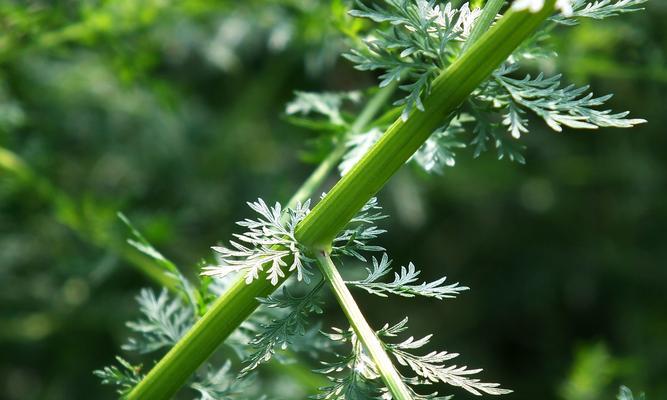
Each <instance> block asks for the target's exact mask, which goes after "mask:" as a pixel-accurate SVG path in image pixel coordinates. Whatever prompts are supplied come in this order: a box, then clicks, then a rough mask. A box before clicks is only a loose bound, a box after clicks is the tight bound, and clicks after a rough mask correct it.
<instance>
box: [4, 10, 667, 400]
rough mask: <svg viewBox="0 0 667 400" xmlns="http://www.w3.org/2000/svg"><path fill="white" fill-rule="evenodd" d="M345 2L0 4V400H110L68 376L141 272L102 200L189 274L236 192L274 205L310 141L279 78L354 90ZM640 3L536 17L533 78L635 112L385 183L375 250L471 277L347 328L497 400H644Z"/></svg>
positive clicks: (651, 14)
mask: <svg viewBox="0 0 667 400" xmlns="http://www.w3.org/2000/svg"><path fill="white" fill-rule="evenodd" d="M346 7H347V5H346V4H345V3H344V2H342V1H341V0H333V1H324V0H322V1H315V0H283V1H279V0H266V1H257V0H248V1H243V2H234V1H226V0H215V1H212V0H186V1H179V2H176V1H168V0H117V1H102V0H95V1H85V2H79V1H73V0H72V1H61V2H50V1H28V2H25V1H12V0H9V1H4V2H1V3H0V399H3V400H5V399H6V400H14V399H17V400H18V399H20V400H26V399H53V400H56V399H84V398H87V399H91V398H94V399H111V398H114V396H115V394H114V392H113V390H112V389H111V388H109V387H103V386H101V385H100V384H99V382H98V380H97V378H95V377H94V376H93V375H92V372H91V371H92V370H94V369H97V368H100V367H102V366H104V365H107V364H109V363H111V362H112V361H113V355H114V354H116V353H118V352H119V351H120V350H119V347H120V344H121V343H122V342H123V341H124V340H125V337H126V335H127V330H126V328H125V326H124V321H126V320H128V319H131V318H134V317H136V315H137V310H136V306H135V303H134V296H135V295H136V293H137V292H138V290H139V289H140V288H141V287H146V286H154V284H153V283H152V282H151V281H150V280H148V279H147V278H146V276H145V274H143V273H142V272H141V271H140V269H141V268H137V265H139V266H141V265H142V264H144V263H147V262H150V261H149V260H146V259H143V258H142V257H141V256H139V255H138V254H136V253H135V252H134V251H133V250H132V249H131V248H130V247H128V246H127V245H126V244H125V243H124V239H125V236H126V235H127V232H126V230H125V228H124V227H123V226H122V224H121V223H120V222H119V221H118V219H117V218H116V212H117V211H119V210H121V211H123V212H124V213H126V214H127V215H128V216H129V217H130V218H131V219H132V220H133V221H134V223H135V224H136V225H137V226H138V227H140V228H141V229H142V230H143V231H144V233H145V234H146V236H147V237H148V238H149V239H150V240H151V241H152V242H153V244H154V245H156V246H157V247H158V248H159V249H160V250H161V251H163V252H164V253H165V254H166V255H168V256H169V257H170V258H171V259H173V260H174V261H176V262H177V263H178V264H179V265H181V266H183V267H184V268H186V270H188V271H189V273H190V274H193V275H194V273H195V266H196V264H197V263H198V262H199V261H200V260H201V259H202V258H210V257H211V253H210V249H209V248H210V246H211V245H213V244H215V243H217V242H219V241H223V240H226V239H227V238H228V237H229V236H230V234H231V233H232V232H234V231H235V227H234V225H233V222H234V221H236V220H238V219H240V218H243V217H245V216H246V215H248V213H249V212H248V209H247V207H246V206H245V202H246V201H249V200H254V199H255V198H257V197H262V198H264V199H267V200H271V201H286V200H287V199H288V198H289V197H290V195H291V194H292V193H293V192H294V191H295V189H296V188H297V187H298V186H299V185H300V183H301V182H302V181H303V179H304V178H305V177H306V176H307V174H308V173H309V171H311V170H312V168H313V165H312V161H314V160H316V159H317V157H318V152H317V151H314V150H313V149H314V147H313V146H311V145H310V142H311V141H312V140H313V138H314V136H315V135H316V133H313V132H312V131H309V130H307V129H304V128H300V127H295V126H293V125H290V124H289V123H288V122H287V121H286V119H285V117H284V107H285V103H286V102H287V101H289V100H290V99H291V98H292V93H293V91H294V90H314V91H321V90H350V89H363V88H366V87H369V86H372V85H374V84H375V77H374V76H372V75H370V74H364V73H360V72H357V71H355V70H354V69H353V68H352V67H351V65H350V63H348V62H347V61H345V60H344V59H342V58H341V57H340V53H341V52H342V51H343V50H345V48H346V43H345V40H344V35H343V34H341V30H345V29H348V27H349V25H348V24H350V23H352V22H351V21H350V20H349V19H348V18H347V17H346V15H345V10H346ZM647 8H648V10H647V11H645V12H642V13H637V14H632V15H626V16H623V17H618V18H613V19H609V20H606V21H603V22H590V23H589V22H587V23H584V24H581V25H579V26H577V27H572V28H566V29H559V30H558V31H557V34H556V36H555V45H556V49H557V51H558V53H559V54H560V58H558V61H557V64H553V65H551V64H548V65H542V66H541V68H542V69H543V70H545V71H546V72H547V73H553V71H555V70H560V71H562V72H563V73H564V74H565V76H566V78H567V80H569V81H571V82H573V83H577V84H585V83H590V84H591V86H592V88H593V90H594V91H595V92H596V93H615V94H616V95H615V97H614V98H613V99H612V100H611V101H610V104H611V106H612V107H613V108H614V109H615V110H619V111H622V110H631V111H632V115H633V116H635V117H639V118H646V119H647V120H649V123H648V124H646V125H643V126H641V127H639V128H637V129H632V130H600V131H595V132H591V131H576V132H575V131H570V130H566V131H565V132H563V133H560V134H555V133H553V132H551V131H549V130H548V129H547V128H545V127H543V128H540V129H534V130H533V131H532V132H530V134H528V135H526V137H525V143H526V144H527V146H528V151H527V153H526V156H527V164H526V165H525V166H522V165H519V164H514V163H510V162H507V161H498V160H496V159H495V157H494V155H493V154H485V155H483V156H482V157H480V158H479V159H473V158H472V156H471V154H470V153H466V154H464V155H463V156H461V157H459V159H458V162H457V165H456V167H455V168H452V169H448V170H447V171H446V172H445V173H444V174H443V175H442V176H427V175H425V174H424V173H422V172H419V171H417V170H416V169H413V168H410V167H405V168H404V169H403V170H401V171H400V172H399V173H398V174H397V175H396V176H395V177H394V179H393V180H392V181H391V182H390V183H389V185H388V186H387V187H386V188H385V189H384V190H383V191H382V193H381V194H380V200H381V203H382V204H383V205H384V206H385V208H386V209H387V211H388V212H389V214H390V215H391V218H390V220H388V221H386V222H385V223H384V226H383V227H385V228H388V229H389V233H387V234H386V235H385V236H383V238H382V240H381V244H382V245H384V246H385V247H387V248H388V249H389V250H390V253H391V255H392V257H393V258H394V259H395V260H396V262H397V263H401V264H407V262H408V261H410V260H412V261H414V262H415V264H416V265H418V266H421V267H422V268H423V269H424V274H425V275H426V276H427V277H436V276H440V275H442V274H443V273H444V274H446V275H448V276H449V277H450V278H451V279H453V280H455V281H460V282H462V283H464V284H465V285H467V286H470V287H471V288H472V290H471V291H470V292H467V293H465V294H464V295H462V296H460V297H459V298H458V299H456V300H453V301H448V302H445V303H441V302H430V301H395V302H393V303H392V307H386V306H384V303H383V302H381V301H379V300H378V299H376V298H370V297H368V296H362V295H360V299H361V301H362V303H363V308H364V310H365V312H366V314H367V315H368V317H369V319H370V320H371V321H374V322H375V323H376V324H379V323H381V322H384V321H386V320H388V321H396V320H398V319H400V318H401V317H402V316H403V314H404V313H407V314H408V315H410V319H411V328H412V332H413V333H414V334H417V335H419V334H420V333H423V334H426V333H429V332H434V333H436V334H437V335H436V338H435V345H437V347H438V348H444V349H447V350H450V351H455V352H460V353H461V354H463V355H462V356H461V357H462V359H461V362H464V363H466V364H468V365H471V366H483V367H484V368H485V374H484V377H485V379H487V380H493V381H500V382H502V383H503V385H504V386H506V387H509V388H512V389H514V390H515V393H513V394H511V395H508V396H506V397H505V398H507V399H560V400H598V399H599V400H602V399H612V398H614V393H615V392H616V391H617V388H618V385H619V384H626V385H628V386H630V387H631V388H633V389H634V390H635V391H645V392H646V393H647V395H648V398H649V399H654V400H659V399H665V398H667V296H666V295H665V292H666V290H667V229H666V228H665V227H666V225H667V178H666V177H667V175H666V173H665V171H667V156H666V154H667V153H666V149H667V135H665V126H667V106H666V102H667V58H666V57H667V40H666V39H667V25H665V24H664V21H665V18H667V2H664V1H662V0H652V1H649V3H648V5H647ZM539 125H540V124H539V123H536V124H534V126H539ZM309 149H310V150H309ZM308 150H309V151H308ZM333 182H334V177H332V179H331V180H330V182H329V183H328V184H327V187H328V186H330V185H331V184H332V183H333ZM327 187H325V188H323V190H325V189H326V188H327ZM395 300H396V299H395ZM394 305H395V306H394ZM331 314H332V315H331V317H330V319H331V321H332V323H334V322H336V323H340V322H341V316H340V315H337V313H336V311H335V308H333V307H332V308H331ZM454 393H455V394H456V395H457V398H461V399H466V398H469V396H468V395H467V394H465V393H463V392H461V391H454Z"/></svg>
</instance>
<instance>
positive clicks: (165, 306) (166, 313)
mask: <svg viewBox="0 0 667 400" xmlns="http://www.w3.org/2000/svg"><path fill="white" fill-rule="evenodd" d="M137 303H139V310H140V312H141V314H142V316H143V318H141V319H138V320H136V321H130V322H128V323H127V327H128V328H130V330H132V331H133V332H134V333H135V334H136V335H135V336H134V337H131V338H130V339H129V340H128V342H127V343H126V344H125V345H123V350H126V351H132V352H137V353H140V354H145V353H152V352H154V351H157V350H160V349H163V348H169V347H171V346H173V345H174V344H176V342H178V340H179V339H180V338H181V337H183V335H185V333H186V332H187V331H188V329H190V327H191V326H192V324H193V323H194V315H193V313H192V309H191V308H190V307H187V306H186V305H185V304H184V303H183V302H182V301H181V299H180V298H178V297H171V296H170V295H169V293H168V292H167V289H164V288H163V289H162V291H161V292H160V294H158V295H156V294H155V293H154V292H153V291H152V290H150V289H142V290H141V292H140V293H139V295H138V296H137Z"/></svg>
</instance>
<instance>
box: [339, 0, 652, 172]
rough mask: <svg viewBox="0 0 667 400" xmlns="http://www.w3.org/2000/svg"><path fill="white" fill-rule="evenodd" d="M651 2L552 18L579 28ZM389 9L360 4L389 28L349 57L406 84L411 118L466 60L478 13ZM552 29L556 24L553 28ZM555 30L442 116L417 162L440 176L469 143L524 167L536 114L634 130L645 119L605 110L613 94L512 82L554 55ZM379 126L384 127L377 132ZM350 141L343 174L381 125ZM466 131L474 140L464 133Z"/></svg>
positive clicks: (531, 3) (361, 12) (598, 4)
mask: <svg viewBox="0 0 667 400" xmlns="http://www.w3.org/2000/svg"><path fill="white" fill-rule="evenodd" d="M645 1H646V0H617V1H613V0H598V1H589V0H574V1H573V2H570V0H559V1H558V7H559V9H561V11H563V13H560V14H558V15H555V16H553V17H552V18H551V19H552V21H553V22H555V23H559V24H563V25H574V24H576V23H577V21H578V20H580V19H581V18H592V19H603V18H608V17H612V16H616V15H620V14H624V13H628V12H633V11H637V10H640V9H641V5H642V4H643V3H645ZM386 3H387V6H386V7H381V6H377V5H374V6H367V5H365V4H364V3H357V4H358V5H357V9H356V10H352V11H351V12H350V14H352V15H353V16H356V17H360V18H367V19H370V20H372V21H374V22H377V23H380V24H383V26H388V28H386V29H384V30H379V31H378V32H376V33H374V34H373V35H371V36H370V37H369V39H368V40H366V42H365V44H366V46H365V47H364V48H361V49H353V50H352V51H351V52H350V53H349V54H347V55H346V57H347V58H348V59H349V60H351V61H352V62H354V63H355V64H356V68H357V69H360V70H371V71H375V70H379V71H380V86H381V87H382V86H385V85H387V84H389V83H390V82H392V81H401V82H403V85H402V86H401V88H402V89H404V90H406V91H407V92H408V95H407V96H406V97H405V98H403V99H400V100H399V101H397V102H396V105H399V106H402V117H403V119H404V120H405V119H407V117H408V116H409V114H410V112H411V111H412V109H413V108H417V109H418V110H421V111H424V107H423V103H422V100H421V99H422V98H423V97H424V96H426V95H428V93H429V90H430V85H431V83H432V81H433V79H435V77H436V76H437V75H439V74H440V73H441V72H442V71H443V70H444V69H446V68H447V67H448V66H449V65H450V64H451V62H452V61H453V60H455V59H456V58H457V57H459V56H460V54H461V52H462V48H463V46H461V43H464V42H465V41H466V40H467V39H468V36H469V34H470V30H471V29H472V27H473V26H474V24H475V23H476V21H477V19H478V17H479V14H480V10H470V8H469V6H468V5H467V4H464V5H463V6H462V7H461V8H460V9H458V10H457V9H453V8H452V7H451V5H450V4H449V3H447V4H444V5H443V4H437V3H436V2H435V1H426V0H417V1H411V0H391V1H387V2H386ZM543 4H544V2H543V0H522V1H516V2H515V3H514V4H513V7H517V8H520V9H524V8H527V9H530V10H531V11H535V10H539V9H541V8H542V7H543ZM552 25H553V24H552ZM550 30H551V28H549V27H546V28H545V29H543V30H540V31H538V32H537V33H536V34H535V35H534V36H533V37H532V38H530V39H528V40H527V41H526V43H525V44H524V45H523V46H521V48H519V49H517V51H516V52H515V53H514V54H512V55H511V56H510V57H509V58H508V59H507V62H506V63H505V64H504V65H502V66H501V67H500V68H499V69H498V70H497V71H495V72H494V73H493V74H492V77H491V78H490V79H489V80H488V81H487V82H485V83H484V84H482V85H480V86H479V88H478V89H477V90H476V91H475V92H474V93H473V94H472V95H471V96H470V98H469V99H468V101H466V102H465V103H464V105H463V106H462V107H461V108H460V110H459V113H458V114H457V115H454V116H453V117H451V116H450V117H449V118H443V120H444V122H443V125H442V126H441V127H440V128H439V129H437V130H436V131H435V132H434V133H433V134H432V136H431V137H430V138H429V140H428V141H427V142H426V143H425V144H424V145H423V146H422V147H421V148H420V149H419V151H418V152H417V153H416V154H415V155H414V156H413V157H412V161H415V162H416V163H417V164H418V165H419V166H420V167H422V168H423V169H424V170H425V171H427V172H438V173H440V172H442V171H443V170H444V168H445V167H447V166H453V165H454V164H455V159H456V152H457V151H458V150H459V149H461V148H464V147H467V146H468V145H469V146H470V147H472V148H473V152H474V156H475V157H477V156H479V155H480V154H481V153H482V152H483V151H486V150H487V149H489V148H495V149H496V150H497V154H498V158H499V159H503V158H506V159H509V160H511V161H518V162H521V163H523V162H525V158H524V156H523V155H522V151H523V147H524V146H523V145H522V144H520V142H519V141H518V139H519V138H520V137H521V136H522V135H523V134H525V133H528V132H529V130H530V128H529V122H528V121H529V120H528V117H527V113H528V112H531V113H534V114H536V115H537V116H538V117H540V118H542V119H543V120H544V121H545V122H546V123H547V124H548V126H549V127H551V128H552V129H554V130H556V131H561V130H562V126H567V127H569V128H575V129H596V128H598V127H617V128H628V127H632V126H634V125H637V124H641V123H644V122H646V121H645V120H643V119H638V118H626V117H627V115H628V113H627V112H620V113H614V112H612V111H610V110H608V109H599V108H600V107H602V106H604V103H605V102H606V101H607V100H609V99H610V97H611V96H609V95H607V96H601V97H594V96H593V94H591V93H588V92H587V91H588V87H580V88H577V87H574V86H572V85H563V84H562V83H561V76H560V75H555V76H552V77H545V76H544V75H542V74H538V75H537V77H536V78H532V77H531V76H530V75H527V76H525V78H523V79H517V78H516V77H514V76H513V75H514V73H516V72H517V70H518V69H519V68H520V66H521V65H520V63H521V62H522V61H524V60H527V59H534V58H536V57H541V58H549V57H554V56H556V54H555V52H553V51H551V50H549V49H548V47H545V46H544V44H545V42H546V40H547V39H548V36H549V33H550ZM377 128H379V129H377ZM377 128H374V129H371V130H368V131H367V132H365V133H361V134H357V135H354V136H353V137H351V138H349V140H348V145H349V150H348V152H347V154H346V155H345V157H344V160H343V162H342V163H341V166H340V170H341V173H342V174H345V173H346V172H347V171H348V170H349V169H350V168H351V167H352V166H353V165H354V163H355V162H356V161H358V160H359V159H360V158H361V157H362V156H363V155H364V154H365V153H366V151H367V150H368V149H369V148H370V147H371V146H372V145H373V144H374V143H375V142H377V141H378V140H379V139H380V137H381V133H380V131H381V130H382V129H384V128H385V127H384V126H380V127H377ZM466 132H467V133H468V134H469V136H468V138H464V134H465V133H466Z"/></svg>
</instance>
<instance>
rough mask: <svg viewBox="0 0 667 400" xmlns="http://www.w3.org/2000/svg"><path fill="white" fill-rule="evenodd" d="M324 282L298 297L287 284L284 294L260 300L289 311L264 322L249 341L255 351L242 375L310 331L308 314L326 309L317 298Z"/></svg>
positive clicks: (261, 302) (246, 361)
mask: <svg viewBox="0 0 667 400" xmlns="http://www.w3.org/2000/svg"><path fill="white" fill-rule="evenodd" d="M323 285H324V280H320V281H319V282H318V283H317V284H316V285H315V287H314V288H313V289H311V290H310V291H309V292H308V293H307V294H305V295H303V296H296V295H294V294H293V293H291V291H290V290H289V289H288V288H287V287H286V286H283V288H282V292H281V293H280V294H273V295H270V296H267V297H266V298H259V299H258V300H259V302H260V304H262V305H263V306H265V307H267V308H269V309H281V310H284V311H285V313H284V314H282V315H277V316H275V317H273V318H271V320H270V322H268V323H262V324H260V326H259V329H258V333H257V334H256V335H255V337H254V338H253V339H252V340H251V341H250V343H249V344H250V346H251V347H252V348H253V351H252V353H251V354H250V355H249V356H248V357H247V358H246V360H245V364H246V366H245V367H244V368H243V370H242V371H241V374H242V375H245V374H247V373H249V372H251V371H252V370H254V369H255V368H257V367H258V366H259V365H260V364H261V363H264V362H266V361H269V360H270V359H271V357H272V356H273V355H274V353H275V352H276V350H286V349H287V348H288V347H291V345H292V344H293V343H294V341H295V340H298V338H300V337H303V336H304V335H305V334H306V330H307V328H308V324H309V322H308V317H309V316H311V315H312V314H322V312H323V310H322V308H321V306H320V301H319V300H318V299H317V294H318V292H319V291H320V289H321V288H322V286H323Z"/></svg>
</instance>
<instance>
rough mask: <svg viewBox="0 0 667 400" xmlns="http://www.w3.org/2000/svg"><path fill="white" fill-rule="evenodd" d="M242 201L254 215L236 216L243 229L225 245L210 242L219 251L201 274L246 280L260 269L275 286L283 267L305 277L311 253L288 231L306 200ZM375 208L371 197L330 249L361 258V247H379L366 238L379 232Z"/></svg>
mask: <svg viewBox="0 0 667 400" xmlns="http://www.w3.org/2000/svg"><path fill="white" fill-rule="evenodd" d="M248 205H249V206H250V208H251V209H252V210H253V211H255V212H256V213H258V214H259V218H257V219H255V220H252V219H245V220H243V221H240V222H238V223H237V224H238V225H240V226H242V227H245V228H247V231H246V232H245V233H243V234H234V237H235V238H236V239H237V240H232V241H230V242H229V246H228V247H222V246H215V247H213V250H214V251H216V252H217V253H218V255H219V262H218V265H214V266H207V267H204V268H203V270H202V275H205V276H215V277H218V278H221V277H225V276H227V275H229V274H232V273H237V272H241V273H244V274H245V279H246V283H251V282H252V281H253V280H255V279H258V278H259V275H260V273H261V272H266V279H267V280H269V281H270V282H271V284H272V285H274V286H275V285H277V284H278V282H279V281H280V280H281V279H282V278H284V277H285V276H286V272H291V271H296V275H297V280H298V281H302V280H303V281H305V282H306V283H308V282H309V281H310V277H311V276H312V274H313V272H312V269H313V266H312V264H313V262H314V259H313V258H311V257H310V256H309V255H308V251H309V250H308V249H307V248H305V247H304V246H303V245H301V244H300V243H299V242H298V241H297V240H296V238H295V236H294V235H295V229H296V226H297V225H298V224H299V222H301V221H302V220H303V219H304V218H305V217H306V215H308V213H309V212H310V209H309V205H310V201H306V202H305V203H303V204H301V203H299V204H297V205H296V207H295V208H294V209H291V208H283V207H282V205H280V204H279V203H275V205H274V206H273V207H269V206H268V205H267V204H266V203H265V202H264V200H262V199H258V200H257V201H256V202H251V203H248ZM380 210H381V208H380V207H379V206H378V204H377V199H375V198H372V199H371V200H370V201H369V202H368V203H367V204H366V205H365V206H364V207H363V208H362V209H361V210H360V211H359V213H358V214H357V216H356V217H355V218H353V219H352V220H351V221H350V222H349V224H348V225H347V227H346V229H344V230H343V231H342V232H341V233H340V234H339V235H338V236H337V237H336V238H335V239H334V241H333V245H332V246H333V254H334V255H336V256H341V255H347V256H354V257H356V258H358V259H360V260H362V261H365V260H366V259H365V258H364V256H363V255H362V252H368V251H382V250H383V249H382V247H379V246H374V245H370V244H368V242H369V241H370V240H372V239H375V238H377V237H378V236H379V235H380V234H382V233H384V232H385V231H384V230H383V229H380V228H378V227H377V226H375V222H376V221H378V220H380V219H382V218H384V216H383V215H382V214H381V212H380Z"/></svg>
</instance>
